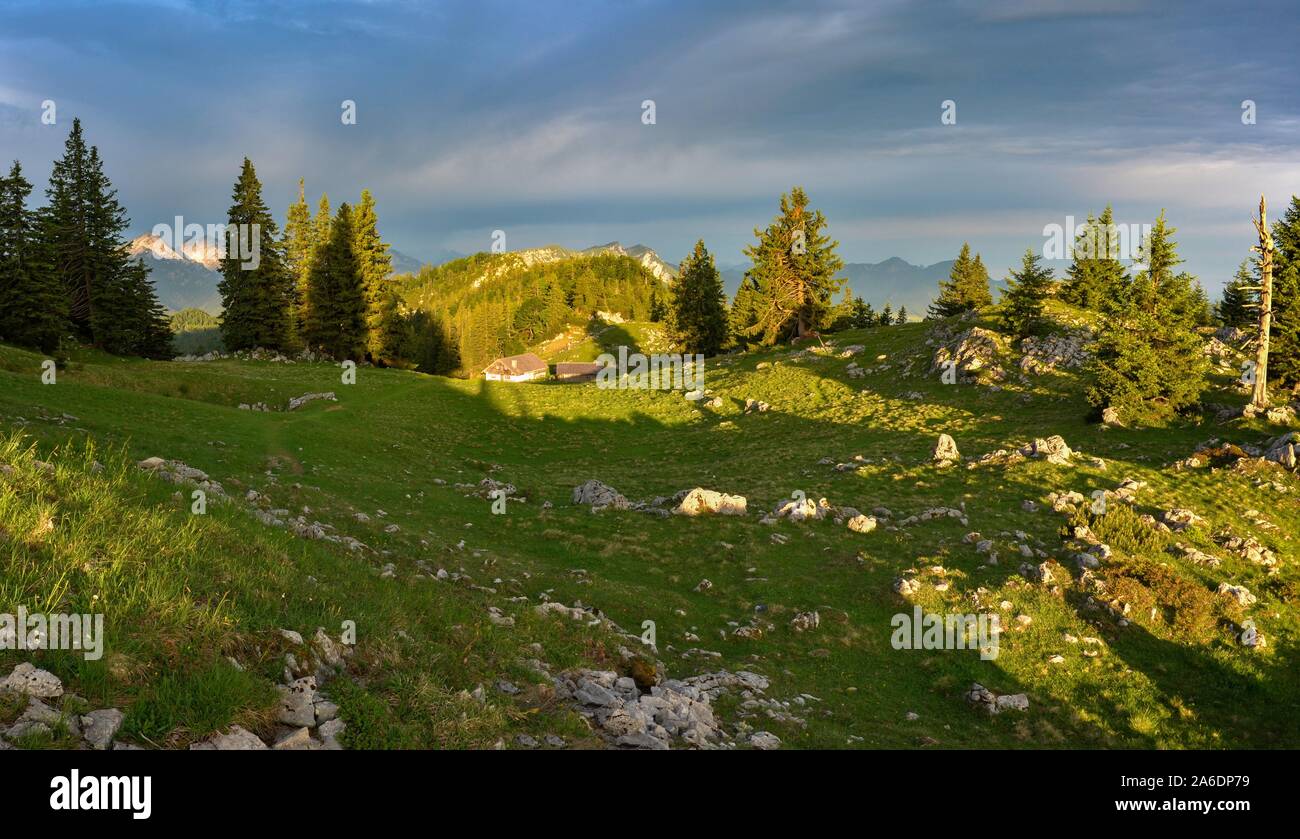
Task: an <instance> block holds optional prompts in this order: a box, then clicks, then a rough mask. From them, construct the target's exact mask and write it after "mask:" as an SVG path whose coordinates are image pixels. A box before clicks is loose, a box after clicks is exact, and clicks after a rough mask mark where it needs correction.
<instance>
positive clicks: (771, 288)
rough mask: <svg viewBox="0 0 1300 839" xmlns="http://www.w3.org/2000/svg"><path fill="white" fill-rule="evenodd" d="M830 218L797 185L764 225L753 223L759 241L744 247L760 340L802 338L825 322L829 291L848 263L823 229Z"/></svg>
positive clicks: (755, 331)
mask: <svg viewBox="0 0 1300 839" xmlns="http://www.w3.org/2000/svg"><path fill="white" fill-rule="evenodd" d="M825 227H826V219H825V217H824V216H823V215H822V214H821V211H819V210H809V209H808V196H807V195H806V194H805V193H804V191H803V190H802V189H801V188H799V187H795V188H793V189H792V190H791V191H790V193H789V194H788V195H782V196H781V213H780V215H778V216H777V217H776V218H775V219H773V221H772V223H771V224H769V225H768V227H767V229H766V230H759V229H757V228H755V230H754V236H755V237H757V239H758V242H757V243H756V244H753V245H750V246H749V247H747V248H746V249H745V255H746V256H748V257H749V258H750V262H751V265H750V269H749V271H747V272H746V273H745V276H746V277H747V278H749V279H752V280H753V281H754V284H755V288H756V289H757V303H758V305H757V320H756V322H755V323H754V324H753V325H752V326H750V327H749V328H748V329H749V332H750V334H751V335H752V336H754V337H756V338H757V339H758V340H759V341H760V342H761V343H763V344H766V345H771V344H775V343H776V342H778V341H781V340H786V339H791V338H800V337H803V336H804V335H807V334H808V333H810V332H812V331H814V330H817V329H821V328H823V327H824V326H825V323H826V319H827V316H828V315H829V312H830V305H831V296H832V295H833V294H834V293H835V291H836V290H837V289H838V288H839V286H840V283H841V281H840V280H838V279H836V277H835V275H836V274H837V273H839V271H840V269H841V268H843V267H844V263H843V261H841V260H840V258H839V256H837V255H836V253H835V248H836V247H837V246H838V245H839V243H838V242H836V241H834V240H832V239H831V238H830V237H829V236H827V235H826V233H825V232H824V230H825Z"/></svg>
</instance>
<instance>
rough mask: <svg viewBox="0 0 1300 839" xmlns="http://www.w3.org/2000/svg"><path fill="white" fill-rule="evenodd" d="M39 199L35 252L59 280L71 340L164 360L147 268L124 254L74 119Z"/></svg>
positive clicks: (112, 210)
mask: <svg viewBox="0 0 1300 839" xmlns="http://www.w3.org/2000/svg"><path fill="white" fill-rule="evenodd" d="M46 195H47V197H48V203H47V206H46V208H45V211H44V213H43V219H44V223H43V224H42V228H41V229H42V239H43V243H44V248H43V249H42V250H43V253H44V257H45V258H46V259H47V260H48V263H47V264H48V265H49V266H50V268H51V270H53V271H54V273H55V275H56V276H60V277H62V278H63V283H64V288H65V300H66V301H67V304H68V315H69V320H70V324H71V326H72V329H73V332H74V334H75V335H76V337H78V338H79V339H81V340H83V341H86V342H88V343H90V344H93V345H94V346H96V347H99V348H100V349H103V350H105V351H107V352H111V353H115V354H120V355H132V354H134V355H141V354H148V355H151V356H155V357H160V358H161V357H166V356H167V355H169V354H170V343H171V333H170V330H169V329H168V327H167V322H166V320H165V318H163V317H161V315H160V313H161V307H160V306H159V305H158V300H157V296H156V295H155V293H154V289H153V285H152V283H151V282H150V281H149V273H148V270H147V269H145V268H143V266H142V265H140V264H139V263H136V264H134V265H133V264H132V262H131V260H130V258H129V257H128V256H127V253H126V242H125V240H124V238H123V234H124V233H125V231H126V229H127V228H128V227H129V226H130V223H131V222H130V219H129V218H127V215H126V210H125V209H124V208H123V207H122V205H121V204H120V203H119V202H118V200H117V191H116V190H115V189H113V185H112V183H111V182H110V181H109V179H108V176H107V175H105V174H104V166H103V161H102V160H101V159H100V157H99V149H97V148H96V147H94V146H87V145H86V142H85V138H84V137H83V135H82V130H81V120H79V119H74V120H73V122H72V130H71V131H70V132H69V134H68V139H67V140H66V141H65V143H64V154H63V157H62V158H60V159H59V160H56V161H55V162H54V168H53V171H52V172H51V173H50V182H49V186H48V187H47V188H46Z"/></svg>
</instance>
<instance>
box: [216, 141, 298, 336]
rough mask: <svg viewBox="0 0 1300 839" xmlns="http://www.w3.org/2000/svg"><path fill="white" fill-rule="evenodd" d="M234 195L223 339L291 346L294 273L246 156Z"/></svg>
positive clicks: (224, 266) (223, 285) (224, 264)
mask: <svg viewBox="0 0 1300 839" xmlns="http://www.w3.org/2000/svg"><path fill="white" fill-rule="evenodd" d="M232 200H233V202H234V203H232V204H231V205H230V213H229V218H228V220H227V222H226V227H227V229H226V236H227V242H228V245H227V248H226V253H225V255H224V258H223V259H222V260H221V276H222V279H221V282H219V283H218V284H217V290H218V291H219V292H220V293H221V303H222V306H223V307H224V311H223V312H222V316H221V337H222V340H223V341H224V342H225V345H226V348H227V349H230V350H245V349H252V348H253V347H262V348H265V349H270V350H291V349H293V343H294V341H293V337H294V336H293V331H292V321H291V317H290V306H291V305H292V302H293V278H292V277H291V276H290V274H289V270H288V268H287V266H286V264H285V259H284V252H283V250H282V246H281V242H280V240H279V229H278V227H277V226H276V223H275V218H274V217H273V216H272V215H271V211H270V210H269V209H268V208H267V206H266V203H265V202H264V201H263V200H262V183H261V181H259V180H258V179H257V172H256V171H255V170H254V169H253V163H252V161H250V160H249V159H248V158H247V157H246V158H244V164H243V167H242V168H241V170H240V173H239V178H238V179H237V180H236V181H235V188H234V191H233V194H232ZM246 250H247V251H248V252H245V251H246Z"/></svg>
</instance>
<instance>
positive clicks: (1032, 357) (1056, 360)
mask: <svg viewBox="0 0 1300 839" xmlns="http://www.w3.org/2000/svg"><path fill="white" fill-rule="evenodd" d="M1088 339H1089V336H1088V335H1087V334H1086V333H1083V332H1067V333H1062V334H1058V335H1045V336H1035V335H1030V336H1029V337H1027V338H1025V339H1024V341H1022V342H1021V344H1020V349H1021V351H1022V353H1023V355H1021V357H1020V369H1021V370H1022V371H1023V372H1025V373H1030V374H1033V375H1041V374H1043V373H1051V372H1055V371H1058V370H1077V369H1079V368H1080V367H1082V366H1083V365H1084V364H1086V363H1087V362H1088V359H1090V358H1091V357H1092V353H1091V352H1090V351H1089V350H1088V349H1087V343H1088Z"/></svg>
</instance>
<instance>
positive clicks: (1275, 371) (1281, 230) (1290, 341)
mask: <svg viewBox="0 0 1300 839" xmlns="http://www.w3.org/2000/svg"><path fill="white" fill-rule="evenodd" d="M1273 243H1274V246H1275V247H1276V249H1277V250H1276V253H1275V254H1274V257H1273V305H1272V307H1271V308H1272V309H1273V324H1272V329H1271V330H1270V333H1271V338H1270V341H1269V359H1270V360H1269V365H1268V367H1269V378H1270V380H1271V381H1272V382H1273V383H1274V384H1275V385H1277V386H1278V388H1279V389H1287V388H1290V389H1293V390H1294V389H1296V388H1300V197H1298V196H1294V195H1293V196H1291V204H1290V206H1289V207H1287V210H1286V212H1285V213H1284V214H1283V216H1282V218H1280V219H1278V221H1276V222H1275V223H1274V224H1273Z"/></svg>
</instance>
